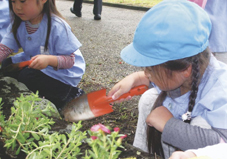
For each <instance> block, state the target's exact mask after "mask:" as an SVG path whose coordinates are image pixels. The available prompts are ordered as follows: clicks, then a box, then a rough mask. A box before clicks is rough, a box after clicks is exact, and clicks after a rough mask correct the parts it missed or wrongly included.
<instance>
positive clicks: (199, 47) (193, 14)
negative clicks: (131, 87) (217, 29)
mask: <svg viewBox="0 0 227 159" xmlns="http://www.w3.org/2000/svg"><path fill="white" fill-rule="evenodd" d="M210 31H211V21H210V19H209V16H208V15H207V13H206V12H205V11H204V9H202V8H201V7H199V6H198V5H197V4H195V3H193V2H190V1H187V0H164V1H162V2H160V3H159V4H157V5H155V6H154V7H153V8H151V9H150V10H148V11H147V12H146V14H145V15H144V16H143V18H142V19H141V21H140V23H139V24H138V26H137V29H136V31H135V34H134V39H133V42H132V43H131V44H129V45H128V46H126V47H125V48H124V49H123V50H122V51H121V58H122V59H123V60H124V61H125V62H127V63H129V64H131V65H134V66H139V67H147V66H155V65H159V64H162V63H165V62H167V61H171V60H177V59H182V58H186V57H190V56H194V55H196V54H198V53H200V52H202V51H204V50H205V49H206V48H207V46H208V45H209V42H208V38H209V35H210Z"/></svg>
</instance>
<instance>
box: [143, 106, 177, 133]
mask: <svg viewBox="0 0 227 159" xmlns="http://www.w3.org/2000/svg"><path fill="white" fill-rule="evenodd" d="M172 117H173V115H172V113H170V111H169V110H168V109H167V108H166V107H164V106H160V107H157V108H156V109H154V110H153V111H151V113H150V114H149V115H148V116H147V119H146V123H147V125H149V126H153V127H155V129H157V130H158V131H160V132H162V131H163V129H164V127H165V125H166V123H167V121H168V120H169V119H171V118H172Z"/></svg>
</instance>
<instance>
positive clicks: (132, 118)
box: [0, 76, 153, 159]
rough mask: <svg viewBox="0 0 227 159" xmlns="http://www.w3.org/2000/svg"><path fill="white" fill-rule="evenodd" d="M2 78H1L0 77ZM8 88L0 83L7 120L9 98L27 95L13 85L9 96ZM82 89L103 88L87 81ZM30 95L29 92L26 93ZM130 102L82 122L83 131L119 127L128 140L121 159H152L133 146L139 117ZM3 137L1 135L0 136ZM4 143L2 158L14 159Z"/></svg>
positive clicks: (0, 151) (59, 124) (0, 148)
mask: <svg viewBox="0 0 227 159" xmlns="http://www.w3.org/2000/svg"><path fill="white" fill-rule="evenodd" d="M0 77H1V76H0ZM6 86H7V83H5V82H3V81H0V88H1V89H0V98H2V99H3V103H4V104H3V113H4V115H5V117H6V118H8V117H9V115H10V114H11V112H10V111H11V110H10V108H11V106H13V103H10V102H9V100H8V98H9V96H10V97H12V98H15V99H16V98H17V97H19V96H20V94H21V93H25V92H19V90H18V89H17V88H16V87H15V86H13V85H11V86H10V87H11V93H10V95H9V94H7V95H6V94H5V93H4V92H3V91H2V89H3V88H4V87H6ZM80 87H81V88H83V89H84V90H85V92H90V91H94V90H99V89H101V88H103V87H102V85H100V84H97V83H92V82H89V83H86V82H85V81H82V82H81V86H80ZM26 93H28V92H26ZM130 102H138V101H137V100H136V101H130ZM129 104H130V103H129V102H124V103H121V104H114V105H113V109H114V112H112V113H110V114H106V115H103V116H100V117H97V118H95V119H92V120H87V121H83V122H82V125H83V127H82V129H81V130H82V131H86V130H89V129H90V128H91V127H92V126H93V125H95V124H98V123H101V124H103V125H106V126H107V125H108V126H110V127H111V128H114V127H119V128H120V133H121V134H127V138H125V139H124V140H123V142H122V144H123V146H124V149H121V150H122V153H121V154H120V156H119V158H127V157H128V158H129V157H130V158H137V159H142V158H147V159H149V158H150V159H152V158H153V157H152V156H149V155H148V154H146V153H141V152H140V151H139V150H137V149H135V147H133V146H132V143H133V139H134V135H135V130H136V124H137V116H138V109H137V107H130V108H128V107H126V105H129ZM55 120H56V123H55V125H54V126H53V128H52V130H55V131H57V130H59V129H62V128H65V126H66V125H67V124H68V123H67V122H65V121H63V120H61V121H59V119H55ZM0 137H1V134H0ZM3 146H4V143H3V142H2V141H1V138H0V158H1V159H10V158H12V157H10V155H9V154H10V152H7V153H9V154H6V150H5V148H3ZM86 149H90V147H89V146H88V145H86V144H84V145H82V146H81V151H82V152H84V151H85V150H86ZM25 156H26V155H25V154H24V153H23V152H21V153H20V154H19V155H18V156H17V158H18V159H24V158H25Z"/></svg>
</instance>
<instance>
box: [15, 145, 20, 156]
mask: <svg viewBox="0 0 227 159" xmlns="http://www.w3.org/2000/svg"><path fill="white" fill-rule="evenodd" d="M20 149H21V147H20V146H19V147H18V149H17V151H16V153H15V154H16V155H18V154H19V153H20Z"/></svg>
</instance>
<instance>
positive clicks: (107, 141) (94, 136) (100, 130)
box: [84, 124, 127, 159]
mask: <svg viewBox="0 0 227 159" xmlns="http://www.w3.org/2000/svg"><path fill="white" fill-rule="evenodd" d="M119 131H120V129H119V128H118V127H116V128H114V131H112V132H111V131H110V130H109V129H108V128H107V127H105V126H104V125H102V124H98V125H94V126H93V127H92V128H91V130H89V131H88V133H89V134H90V136H91V138H90V139H88V140H87V142H88V144H89V145H90V146H91V150H88V154H89V155H87V154H86V156H85V157H84V159H90V158H93V159H116V158H118V156H119V155H120V153H121V151H120V150H118V148H119V147H120V148H123V146H122V145H121V142H122V140H123V138H125V137H126V136H127V135H123V134H119ZM106 134H108V135H106Z"/></svg>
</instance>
